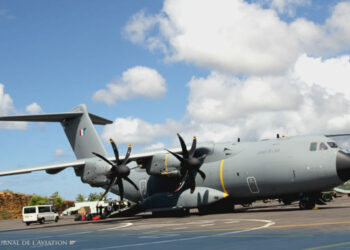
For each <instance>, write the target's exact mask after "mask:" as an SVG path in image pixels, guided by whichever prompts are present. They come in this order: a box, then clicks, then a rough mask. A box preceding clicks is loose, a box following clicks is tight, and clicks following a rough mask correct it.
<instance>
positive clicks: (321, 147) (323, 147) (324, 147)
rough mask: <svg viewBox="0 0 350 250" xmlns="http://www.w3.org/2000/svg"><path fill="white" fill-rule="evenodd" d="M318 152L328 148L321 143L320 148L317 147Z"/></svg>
mask: <svg viewBox="0 0 350 250" xmlns="http://www.w3.org/2000/svg"><path fill="white" fill-rule="evenodd" d="M319 149H320V150H327V149H328V147H327V146H326V144H324V143H323V142H321V143H320V147H319Z"/></svg>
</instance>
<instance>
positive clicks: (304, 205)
mask: <svg viewBox="0 0 350 250" xmlns="http://www.w3.org/2000/svg"><path fill="white" fill-rule="evenodd" d="M314 207H315V202H314V201H311V200H300V201H299V208H300V209H302V210H310V209H313V208H314Z"/></svg>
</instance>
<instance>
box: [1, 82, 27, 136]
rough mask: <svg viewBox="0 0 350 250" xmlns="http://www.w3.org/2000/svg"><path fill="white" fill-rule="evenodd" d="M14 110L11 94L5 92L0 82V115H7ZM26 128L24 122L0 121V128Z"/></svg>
mask: <svg viewBox="0 0 350 250" xmlns="http://www.w3.org/2000/svg"><path fill="white" fill-rule="evenodd" d="M14 112H16V109H15V108H14V106H13V100H12V98H11V96H10V95H9V94H7V93H5V85H3V84H2V83H0V116H7V115H9V114H11V113H14ZM26 128H27V123H26V122H0V129H20V130H24V129H26Z"/></svg>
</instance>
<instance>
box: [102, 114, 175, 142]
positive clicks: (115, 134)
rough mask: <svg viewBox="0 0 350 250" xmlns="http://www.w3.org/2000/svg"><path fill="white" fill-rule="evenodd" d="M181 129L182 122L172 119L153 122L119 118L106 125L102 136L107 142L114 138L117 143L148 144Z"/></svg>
mask: <svg viewBox="0 0 350 250" xmlns="http://www.w3.org/2000/svg"><path fill="white" fill-rule="evenodd" d="M180 129H181V124H180V123H178V122H175V121H173V120H170V119H168V120H166V123H165V124H151V123H149V122H147V121H144V120H141V119H138V118H132V117H128V118H117V119H116V120H115V121H114V123H113V124H111V125H106V126H105V128H104V130H103V132H102V138H103V139H104V140H105V141H106V142H107V141H108V140H109V138H113V139H114V140H115V141H116V142H117V143H125V144H129V143H131V144H147V143H150V142H152V141H153V140H155V139H157V138H162V137H166V136H170V135H174V134H176V132H178V131H180Z"/></svg>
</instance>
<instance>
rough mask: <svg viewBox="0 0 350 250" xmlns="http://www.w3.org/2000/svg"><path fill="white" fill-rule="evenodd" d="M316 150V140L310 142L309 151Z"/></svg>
mask: <svg viewBox="0 0 350 250" xmlns="http://www.w3.org/2000/svg"><path fill="white" fill-rule="evenodd" d="M316 150H317V142H312V143H311V144H310V151H316Z"/></svg>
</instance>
